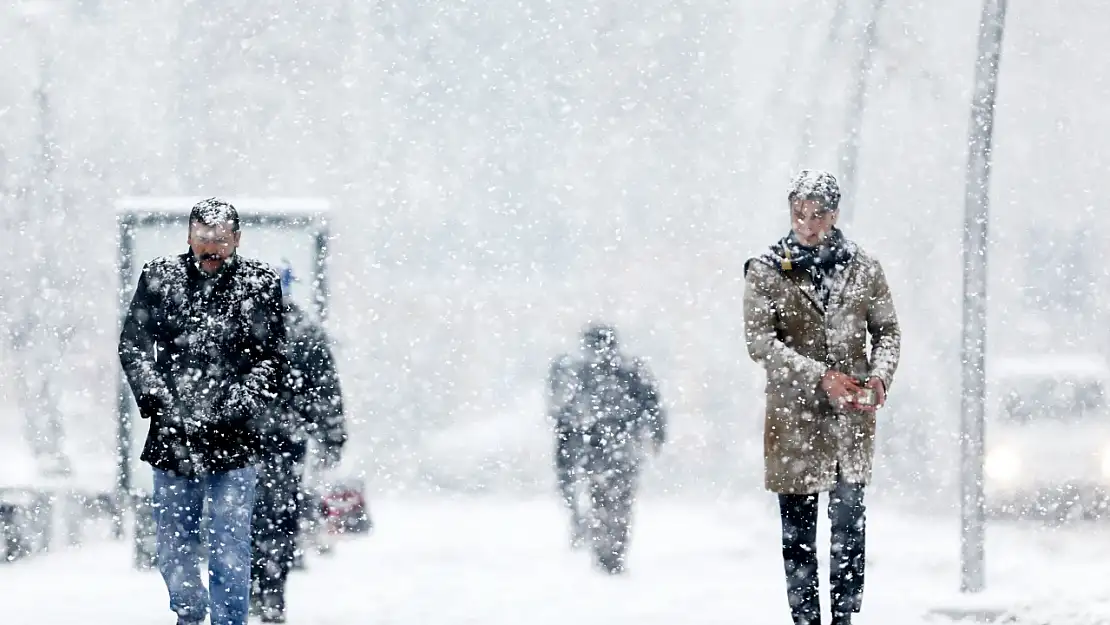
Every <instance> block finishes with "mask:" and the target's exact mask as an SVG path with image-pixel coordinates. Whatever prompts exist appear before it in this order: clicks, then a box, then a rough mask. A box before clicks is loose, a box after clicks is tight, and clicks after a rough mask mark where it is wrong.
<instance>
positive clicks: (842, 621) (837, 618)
mask: <svg viewBox="0 0 1110 625" xmlns="http://www.w3.org/2000/svg"><path fill="white" fill-rule="evenodd" d="M831 625H852V615H851V614H833V615H832V624H831Z"/></svg>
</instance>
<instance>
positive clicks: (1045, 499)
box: [983, 354, 1110, 520]
mask: <svg viewBox="0 0 1110 625" xmlns="http://www.w3.org/2000/svg"><path fill="white" fill-rule="evenodd" d="M988 371H989V375H990V378H989V382H988V409H987V423H986V430H985V438H986V450H985V451H986V456H985V460H984V466H983V469H984V480H985V483H984V486H985V494H986V504H987V510H988V512H989V513H991V514H992V515H993V516H1005V517H1041V518H1050V519H1054V520H1061V519H1064V518H1068V517H1073V516H1081V517H1084V518H1090V517H1102V516H1105V517H1107V518H1110V398H1108V396H1107V392H1108V387H1110V366H1108V365H1107V363H1106V361H1105V360H1104V359H1103V358H1101V357H1099V356H1096V355H1091V354H1068V355H1046V356H1039V357H1030V358H1020V359H1002V360H999V361H997V362H993V363H991V366H990V369H989V370H988Z"/></svg>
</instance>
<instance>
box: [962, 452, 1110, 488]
mask: <svg viewBox="0 0 1110 625" xmlns="http://www.w3.org/2000/svg"><path fill="white" fill-rule="evenodd" d="M1103 469H1104V470H1105V469H1110V463H1106V462H1104V463H1103ZM983 471H984V472H985V473H986V475H987V478H988V479H991V480H993V481H997V482H1009V481H1011V480H1013V479H1014V478H1016V477H1017V476H1018V473H1020V472H1021V455H1020V454H1018V452H1017V450H1016V449H1013V448H1011V447H996V448H994V449H991V450H990V451H988V452H987V457H986V460H985V461H984V463H983Z"/></svg>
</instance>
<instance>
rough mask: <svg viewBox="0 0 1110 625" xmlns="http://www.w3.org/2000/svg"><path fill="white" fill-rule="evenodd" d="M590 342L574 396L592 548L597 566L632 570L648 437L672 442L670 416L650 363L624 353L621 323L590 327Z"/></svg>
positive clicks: (657, 444)
mask: <svg viewBox="0 0 1110 625" xmlns="http://www.w3.org/2000/svg"><path fill="white" fill-rule="evenodd" d="M582 348H583V351H584V352H585V360H584V361H583V362H582V363H581V364H580V365H579V367H578V370H577V373H576V378H577V381H578V383H577V384H576V386H575V395H574V398H573V399H572V400H571V402H572V405H573V408H572V410H573V411H574V420H575V430H576V432H577V434H576V435H577V436H580V437H581V441H582V454H583V457H584V460H583V465H584V469H585V473H586V480H587V482H588V484H589V492H590V506H591V513H590V517H591V518H590V521H589V530H590V534H591V543H592V544H591V546H592V548H593V552H594V557H595V559H596V562H597V564H598V565H599V566H600V567H601V568H602V569H603V570H605V571H607V572H608V573H611V574H618V573H622V572H623V571H624V566H625V553H626V551H627V549H628V543H629V538H630V534H629V531H630V525H631V522H632V506H633V503H634V499H635V494H636V486H637V483H638V477H639V470H640V463H641V462H642V461H643V458H644V456H645V453H644V444H645V442H646V441H645V439H648V440H650V442H651V449H652V451H653V452H656V453H658V451H659V449H660V448H661V447H662V445H663V443H664V442H665V441H666V427H665V425H666V414H665V412H664V410H663V407H662V405H661V403H660V400H659V390H658V388H657V386H656V384H655V381H654V380H653V379H652V377H651V375H650V373H649V372H648V370H647V366H646V365H645V364H644V363H643V362H642V361H637V360H630V359H628V358H627V357H626V356H624V355H623V354H621V353H620V351H619V349H618V347H617V334H616V330H615V329H613V328H612V327H611V326H608V325H602V324H598V325H591V326H589V327H587V328H586V330H585V332H584V333H583V335H582Z"/></svg>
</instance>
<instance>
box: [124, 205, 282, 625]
mask: <svg viewBox="0 0 1110 625" xmlns="http://www.w3.org/2000/svg"><path fill="white" fill-rule="evenodd" d="M240 234H241V233H240V231H239V214H238V212H237V211H236V210H235V208H234V207H233V206H232V205H231V204H228V203H227V202H223V201H221V200H218V199H215V198H211V199H208V200H205V201H203V202H200V203H198V204H197V205H196V206H194V207H193V208H192V211H191V213H190V215H189V238H188V242H189V251H188V252H186V253H184V254H181V255H179V256H166V257H162V258H157V259H154V260H152V261H150V262H149V263H147V264H146V265H145V266H144V267H143V269H142V273H141V274H140V276H139V280H138V285H137V286H136V288H135V294H134V296H133V297H132V299H131V304H130V306H129V307H128V309H127V313H126V315H125V317H124V320H123V327H122V331H121V333H120V340H119V358H120V364H121V365H122V367H123V371H124V374H125V375H126V377H127V381H128V384H129V385H130V387H131V391H132V392H133V393H134V395H135V402H136V404H137V405H138V408H139V416H140V417H142V418H143V419H144V420H146V421H147V422H148V423H149V430H148V432H147V437H146V443H145V445H144V446H143V451H142V456H141V458H142V460H143V461H145V462H147V463H149V464H150V465H151V467H152V468H153V471H154V501H153V503H154V510H155V519H154V521H155V526H156V536H157V553H156V559H157V564H158V568H159V570H160V572H161V574H162V578H163V579H164V580H165V583H166V587H167V589H168V591H169V596H170V609H171V610H173V611H174V612H176V613H177V619H178V623H179V625H199V624H200V623H201V622H202V621H204V620H205V617H206V616H208V615H210V616H211V623H212V625H245V623H246V622H247V610H248V597H249V594H250V577H249V573H248V566H247V563H249V562H250V523H251V512H252V508H253V505H254V495H255V493H254V490H255V480H256V478H257V474H256V470H255V463H256V461H257V459H258V455H259V452H260V446H261V439H260V437H259V432H258V424H259V421H260V420H261V419H262V418H263V417H264V415H265V413H266V407H267V406H268V405H269V404H270V403H271V402H273V401H274V400H275V399H276V398H277V396H278V391H279V387H280V385H281V383H282V382H281V380H282V377H283V371H284V370H285V356H284V353H285V345H284V341H285V324H284V322H283V319H282V307H281V285H280V283H279V281H278V275H277V273H276V272H275V271H274V270H273V269H271V268H270V267H269V266H268V265H265V264H263V263H261V262H259V261H256V260H251V259H247V258H242V257H240V256H239V255H238V254H237V253H236V250H237V248H238V246H239V240H240ZM136 425H137V424H136ZM206 502H207V508H208V532H207V541H208V545H207V546H208V553H209V561H208V579H209V586H210V587H209V589H205V587H204V585H203V584H202V582H201V574H200V563H201V559H202V556H201V551H202V549H201V539H202V536H201V516H202V515H203V514H204V510H205V503H206Z"/></svg>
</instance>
